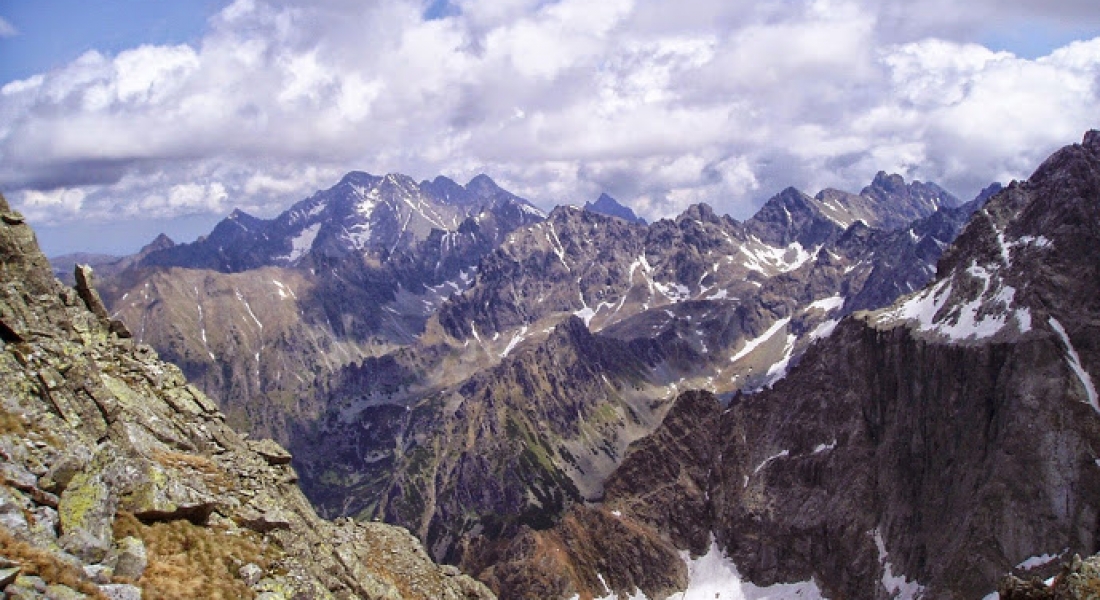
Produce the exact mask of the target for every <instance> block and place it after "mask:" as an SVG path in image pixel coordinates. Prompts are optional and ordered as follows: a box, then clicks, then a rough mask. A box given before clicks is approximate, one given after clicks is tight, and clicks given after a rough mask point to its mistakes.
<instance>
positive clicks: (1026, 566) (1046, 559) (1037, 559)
mask: <svg viewBox="0 0 1100 600" xmlns="http://www.w3.org/2000/svg"><path fill="white" fill-rule="evenodd" d="M1067 550H1068V548H1067ZM1062 552H1063V553H1064V552H1065V550H1063V551H1062ZM1061 557H1062V555H1061V554H1042V555H1040V556H1032V557H1031V558H1028V559H1026V560H1024V561H1022V562H1021V563H1020V564H1018V565H1016V568H1017V569H1023V570H1025V571H1028V570H1031V569H1034V568H1036V567H1041V566H1043V565H1049V564H1050V563H1052V562H1054V561H1056V560H1058V559H1059V558H1061Z"/></svg>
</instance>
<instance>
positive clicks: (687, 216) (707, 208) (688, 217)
mask: <svg viewBox="0 0 1100 600" xmlns="http://www.w3.org/2000/svg"><path fill="white" fill-rule="evenodd" d="M727 218H728V217H727ZM682 221H701V222H703V223H721V222H722V217H720V216H718V213H716V212H714V208H712V207H711V205H709V204H707V203H706V202H699V203H698V204H692V205H691V206H689V207H687V208H686V209H685V210H684V212H682V213H680V216H678V217H676V222H677V223H679V222H682Z"/></svg>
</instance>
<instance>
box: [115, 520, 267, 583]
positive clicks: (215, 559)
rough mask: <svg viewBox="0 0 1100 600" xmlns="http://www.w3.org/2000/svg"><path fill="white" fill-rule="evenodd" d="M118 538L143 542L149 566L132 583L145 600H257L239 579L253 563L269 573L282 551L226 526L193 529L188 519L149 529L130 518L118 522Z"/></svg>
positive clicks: (251, 533) (254, 535) (251, 534)
mask: <svg viewBox="0 0 1100 600" xmlns="http://www.w3.org/2000/svg"><path fill="white" fill-rule="evenodd" d="M114 534H115V538H116V539H118V538H122V537H125V536H134V537H137V538H140V539H141V540H142V541H143V542H145V550H146V554H147V556H148V559H149V566H148V567H147V568H146V569H145V573H144V574H143V575H142V577H141V579H138V580H137V581H136V582H130V583H134V584H136V585H137V586H139V587H140V588H141V589H142V592H143V596H142V597H143V598H145V600H178V599H184V598H205V599H209V600H236V599H238V598H253V597H255V592H253V591H252V590H251V589H249V588H248V586H246V585H245V583H244V582H243V581H241V579H240V577H239V576H238V574H237V573H238V571H239V570H240V568H241V567H242V566H243V565H246V564H248V563H253V564H256V565H258V566H259V567H260V568H262V569H264V570H265V571H267V570H268V569H269V568H270V566H271V564H272V563H273V561H274V560H276V559H277V558H278V554H279V553H278V551H277V550H276V549H275V548H273V547H270V546H268V545H267V544H265V542H264V541H263V538H261V537H260V535H259V534H257V533H255V532H252V531H248V530H242V531H241V532H239V533H230V532H229V531H228V530H227V529H225V528H224V527H219V526H216V525H215V526H209V527H203V526H200V525H195V524H193V523H191V522H190V521H187V520H177V521H169V522H164V523H153V524H151V525H146V524H144V523H142V522H141V521H139V520H138V519H137V518H135V517H134V516H133V515H130V514H128V513H120V514H119V515H118V517H117V518H116V519H115V525H114Z"/></svg>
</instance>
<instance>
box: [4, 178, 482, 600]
mask: <svg viewBox="0 0 1100 600" xmlns="http://www.w3.org/2000/svg"><path fill="white" fill-rule="evenodd" d="M89 275H90V273H89V272H87V271H81V272H79V273H78V274H77V278H76V279H77V283H78V285H77V288H76V289H74V288H67V287H65V286H63V285H62V284H61V283H59V282H58V281H57V280H56V279H54V277H53V274H52V272H51V270H50V267H49V264H48V263H47V261H46V258H45V257H44V256H43V255H42V253H41V251H40V250H39V249H38V245H37V242H36V241H35V237H34V233H33V232H32V231H31V229H30V227H29V226H28V225H27V224H26V223H25V222H24V221H23V218H22V216H20V215H19V214H18V213H15V212H12V211H11V209H10V208H9V206H8V205H7V203H6V201H4V200H3V197H2V196H0V458H2V459H3V460H2V462H0V589H2V590H3V591H4V593H5V597H11V598H63V599H69V598H109V599H120V600H131V599H138V598H262V599H265V600H276V599H279V598H287V599H289V598H295V599H323V598H450V599H465V598H470V599H473V598H491V597H492V594H491V593H490V592H489V591H488V589H487V588H485V587H484V586H483V585H482V584H480V583H477V582H476V581H474V580H473V579H471V578H469V577H467V576H465V575H462V574H460V573H459V572H458V571H457V570H456V569H454V568H453V567H440V566H438V565H436V564H434V563H433V562H432V561H431V560H430V559H429V557H428V555H427V554H426V553H425V551H424V549H423V548H422V547H421V545H420V543H419V542H418V541H417V540H416V539H415V538H413V536H412V535H410V534H409V533H408V532H407V531H405V530H403V529H399V528H396V527H391V526H388V525H382V524H378V523H355V522H353V521H350V520H338V521H337V522H335V523H333V522H328V521H324V520H322V519H320V518H319V517H318V516H317V515H316V514H315V513H314V511H313V509H312V508H311V506H310V505H309V503H308V502H307V500H306V499H305V497H304V496H303V495H302V494H301V492H300V491H299V489H298V487H297V484H296V482H297V475H296V474H295V472H294V470H293V468H292V467H291V466H290V464H289V459H290V455H289V454H288V453H287V452H286V451H285V450H283V449H282V448H281V447H279V446H278V444H276V443H274V442H272V441H270V440H260V441H251V440H247V439H246V436H244V435H241V434H238V433H237V432H236V431H234V430H233V429H232V428H230V427H228V426H227V425H226V424H225V423H224V416H223V415H222V413H220V412H219V411H218V409H217V407H216V405H215V404H214V403H213V402H211V401H210V400H209V399H208V398H207V397H206V396H205V395H203V393H202V392H200V391H199V390H198V389H196V388H195V387H194V386H192V385H190V384H188V383H187V381H186V379H185V378H184V377H183V375H182V374H181V372H180V370H179V369H178V368H176V367H175V366H173V365H170V364H167V363H165V362H163V361H161V360H160V359H159V358H158V356H157V355H156V353H155V352H154V351H153V350H152V349H151V348H149V347H147V346H144V345H141V344H137V343H135V342H134V341H133V340H132V339H131V338H130V337H129V334H128V332H126V330H125V328H124V327H121V325H120V324H118V323H117V322H112V321H111V320H110V318H109V316H108V315H107V314H106V311H104V310H103V308H102V304H101V303H100V302H99V299H98V296H97V295H96V294H95V292H94V288H93V287H92V285H91V281H90V277H89Z"/></svg>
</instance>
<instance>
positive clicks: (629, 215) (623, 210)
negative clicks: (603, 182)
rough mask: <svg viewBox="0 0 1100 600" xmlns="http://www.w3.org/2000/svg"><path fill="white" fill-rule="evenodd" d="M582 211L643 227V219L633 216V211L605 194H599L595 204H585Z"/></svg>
mask: <svg viewBox="0 0 1100 600" xmlns="http://www.w3.org/2000/svg"><path fill="white" fill-rule="evenodd" d="M584 210H587V211H591V212H596V213H601V214H605V215H609V216H612V217H619V218H620V219H626V220H627V221H630V222H632V223H640V224H642V225H645V224H646V222H645V219H643V218H641V217H639V216H638V215H636V214H634V211H633V210H631V209H630V207H629V206H625V205H623V204H622V203H620V202H619V201H618V200H616V199H614V198H612V197H611V196H609V195H608V194H607V193H606V192H605V193H602V194H600V197H599V198H597V199H596V201H595V202H586V203H585V205H584Z"/></svg>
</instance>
